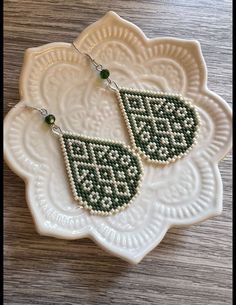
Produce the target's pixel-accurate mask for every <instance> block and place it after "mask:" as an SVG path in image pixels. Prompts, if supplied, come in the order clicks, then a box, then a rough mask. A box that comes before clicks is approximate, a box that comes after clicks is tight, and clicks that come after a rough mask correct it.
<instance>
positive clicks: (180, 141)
mask: <svg viewBox="0 0 236 305" xmlns="http://www.w3.org/2000/svg"><path fill="white" fill-rule="evenodd" d="M117 95H118V99H119V102H120V106H121V109H122V112H123V115H124V118H125V121H126V125H127V127H128V130H129V134H130V137H131V140H132V144H133V145H134V147H135V148H136V149H137V150H138V152H139V154H140V155H141V156H142V157H144V158H146V159H147V160H149V161H151V162H155V163H159V164H168V163H170V162H174V161H176V160H177V159H180V158H181V157H183V156H184V155H187V153H188V152H189V151H190V150H191V148H192V147H193V145H194V144H195V143H196V139H197V136H198V131H199V126H200V117H199V114H198V112H197V110H196V108H195V107H194V105H192V104H191V103H190V102H189V101H188V100H187V99H185V98H183V97H182V96H181V95H178V94H169V93H163V92H152V91H146V90H137V89H125V88H121V89H119V91H117Z"/></svg>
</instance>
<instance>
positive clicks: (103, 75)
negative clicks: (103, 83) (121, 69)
mask: <svg viewBox="0 0 236 305" xmlns="http://www.w3.org/2000/svg"><path fill="white" fill-rule="evenodd" d="M109 76H110V72H109V70H107V69H103V70H102V71H100V77H101V78H102V79H108V77H109Z"/></svg>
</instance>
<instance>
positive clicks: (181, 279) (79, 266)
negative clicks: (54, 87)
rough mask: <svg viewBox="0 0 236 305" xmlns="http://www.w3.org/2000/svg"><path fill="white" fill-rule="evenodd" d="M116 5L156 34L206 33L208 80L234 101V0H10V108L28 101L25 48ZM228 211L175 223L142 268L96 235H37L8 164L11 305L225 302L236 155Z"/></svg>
mask: <svg viewBox="0 0 236 305" xmlns="http://www.w3.org/2000/svg"><path fill="white" fill-rule="evenodd" d="M109 10H114V11H115V12H117V13H118V14H119V15H120V16H122V17H124V18H125V19H127V20H129V21H131V22H133V23H135V24H137V25H138V26H139V27H140V28H141V29H142V30H143V31H144V33H145V34H146V35H147V36H148V37H150V38H152V37H157V36H173V37H179V38H187V39H191V38H194V39H197V40H199V41H200V43H201V46H202V51H203V55H204V57H205V60H206V63H207V66H208V86H209V88H210V89H211V90H213V91H215V92H216V93H218V94H219V95H220V96H221V97H222V98H224V99H225V100H226V101H227V102H228V103H229V104H230V105H231V102H232V94H231V88H232V87H231V83H232V71H231V67H232V59H231V55H232V45H231V36H232V30H231V22H232V20H231V1H230V0H222V1H213V0H199V1H196V0H189V1H185V0H179V1H173V0H172V1H171V0H170V1H154V0H151V1H145V0H140V1H130V0H126V1H124V0H112V1H109V0H103V1H95V0H81V1H76V0H67V1H64V0H58V1H53V0H48V1H46V0H43V1H34V0H33V1H29V0H6V1H5V3H4V107H5V113H6V112H7V111H8V110H9V107H10V106H12V105H14V104H15V103H17V101H18V100H19V93H18V81H19V73H20V70H21V66H22V60H23V55H24V51H25V49H26V48H28V47H33V46H39V45H42V44H45V43H49V42H53V41H64V42H71V41H72V40H73V39H74V38H75V37H76V36H77V35H78V34H79V33H80V32H81V31H82V30H83V29H84V28H85V27H86V26H88V25H89V24H91V23H92V22H94V21H96V20H98V19H99V18H101V17H102V16H103V15H104V14H105V13H106V12H107V11H109ZM220 171H221V174H222V179H223V185H224V194H223V195H224V209H223V213H222V215H221V216H218V217H215V218H214V219H211V220H208V221H206V222H204V223H202V224H199V225H196V226H193V227H190V228H185V229H171V230H170V231H169V233H168V234H167V235H166V237H165V238H164V240H163V242H162V243H161V244H160V245H159V246H158V247H157V248H156V249H154V250H153V251H152V252H151V253H150V254H149V255H147V256H146V257H145V258H144V259H143V261H142V262H141V263H140V264H139V265H137V266H131V265H129V264H128V263H126V262H123V261H122V260H120V259H118V258H114V257H112V256H110V255H109V254H107V253H105V252H104V251H103V250H101V249H100V248H99V247H98V246H96V245H95V244H94V243H93V242H92V241H90V240H88V239H83V240H77V241H65V240H57V239H53V238H49V237H42V236H39V235H38V234H37V233H36V232H35V228H34V225H33V222H32V218H31V215H30V213H29V210H28V208H27V205H26V202H25V191H24V183H23V182H22V180H21V179H20V178H18V177H17V176H16V175H15V174H13V173H12V172H11V171H10V169H9V168H8V167H7V166H5V169H4V181H5V183H4V199H5V204H4V228H5V230H4V235H5V241H4V255H5V259H4V268H5V271H4V272H5V283H4V302H5V303H4V304H6V305H13V304H14V305H15V304H22V305H27V304H29V305H34V304H40V305H44V304H85V305H86V304H91V305H93V304H104V305H106V304H119V305H120V304H121V305H122V304H124V305H127V304H129V305H134V304H139V305H144V304H145V305H146V304H161V305H172V304H174V305H177V304H178V305H179V304H180V305H185V304H186V305H195V304H199V305H200V304H204V305H213V304H214V305H222V304H232V297H231V279H232V276H231V267H232V257H231V236H232V225H231V221H232V219H231V211H232V209H231V208H232V197H231V191H232V179H231V154H228V155H227V156H226V158H225V159H224V160H223V161H222V162H221V163H220Z"/></svg>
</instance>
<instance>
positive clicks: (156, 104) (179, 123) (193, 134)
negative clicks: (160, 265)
mask: <svg viewBox="0 0 236 305" xmlns="http://www.w3.org/2000/svg"><path fill="white" fill-rule="evenodd" d="M72 45H73V46H74V48H75V49H76V50H77V51H78V52H79V53H80V54H82V55H85V56H87V57H88V58H89V60H90V61H91V63H92V64H93V65H94V66H95V68H96V70H97V71H99V74H100V77H101V78H102V79H104V80H106V81H107V84H108V86H109V87H110V88H111V89H112V90H114V91H115V92H116V94H117V98H118V101H119V105H120V107H121V110H122V113H123V116H124V119H125V122H126V126H127V128H128V131H129V135H130V138H131V142H132V145H133V147H134V148H135V149H136V151H137V152H138V153H139V154H140V156H141V157H143V158H144V159H146V160H147V161H150V162H153V163H156V164H168V163H170V162H174V161H176V160H178V159H180V158H182V157H183V156H185V155H187V154H188V153H189V151H190V150H191V149H192V147H193V146H194V145H195V144H196V142H197V137H198V133H199V127H200V116H199V114H198V111H197V109H196V107H195V106H194V105H193V104H191V102H190V101H189V100H187V99H186V98H184V97H183V96H181V95H180V94H172V93H163V92H153V91H148V90H138V89H127V88H120V87H118V85H117V84H116V83H115V82H114V81H112V80H111V79H110V72H109V70H107V69H103V67H102V65H101V64H98V63H97V62H96V61H95V60H94V59H93V58H92V57H91V56H90V55H89V54H87V53H82V52H81V51H80V50H79V49H78V48H77V47H76V45H75V44H74V43H72Z"/></svg>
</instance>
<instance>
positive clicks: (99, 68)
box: [71, 41, 119, 91]
mask: <svg viewBox="0 0 236 305" xmlns="http://www.w3.org/2000/svg"><path fill="white" fill-rule="evenodd" d="M71 44H72V46H73V47H74V48H75V50H76V51H78V52H79V53H80V54H81V55H83V56H87V57H88V59H89V60H90V62H91V63H92V64H93V66H94V67H95V69H96V70H97V71H98V72H101V71H102V70H103V66H102V65H101V64H99V63H97V62H96V60H95V59H94V58H92V57H91V55H89V54H88V53H83V52H81V51H80V50H79V48H78V47H77V46H76V45H75V43H74V41H73V42H72V43H71ZM106 82H107V85H108V87H109V88H110V89H112V90H113V91H119V87H118V85H117V83H116V82H115V81H114V80H111V79H110V78H109V77H108V78H107V79H106Z"/></svg>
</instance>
